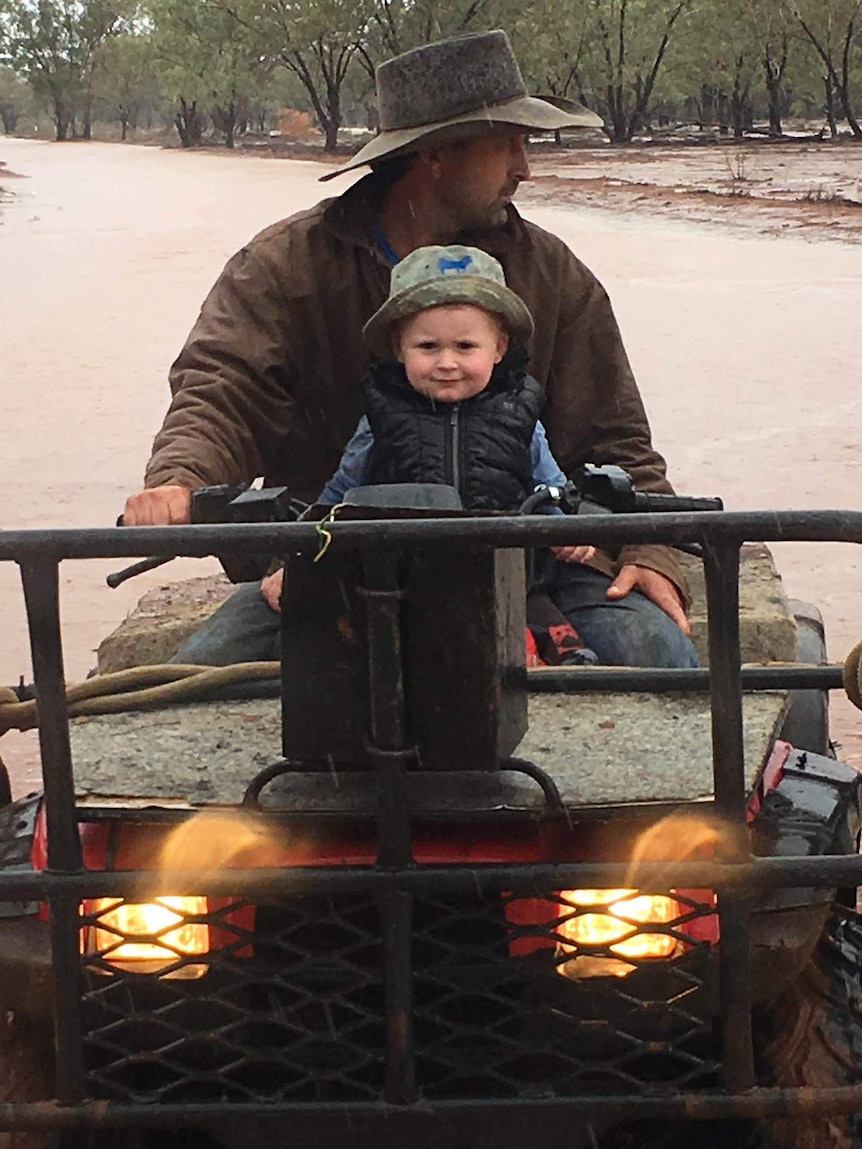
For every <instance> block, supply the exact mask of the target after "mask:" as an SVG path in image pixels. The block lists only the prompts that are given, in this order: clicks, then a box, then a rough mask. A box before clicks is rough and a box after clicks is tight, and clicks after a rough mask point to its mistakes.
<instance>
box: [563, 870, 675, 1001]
mask: <svg viewBox="0 0 862 1149" xmlns="http://www.w3.org/2000/svg"><path fill="white" fill-rule="evenodd" d="M559 896H560V898H561V899H562V901H563V902H564V903H565V904H566V905H568V906H571V907H572V910H573V911H578V912H576V913H575V914H574V915H573V916H572V917H567V918H566V919H565V920H564V921H561V922H560V924H559V925H558V926H557V934H558V935H561V936H562V937H564V938H565V939H566V941H558V942H557V949H556V953H557V957H566V955H571V956H569V958H568V960H566V961H562V962H560V963H559V964H558V965H557V973H559V974H562V975H563V977H569V978H575V979H576V978H582V977H626V976H627V975H628V974H630V973H632V971H633V970H635V969H636V968H637V965H635V964H632V963H631V962H628V961H625V960H620V959H625V958H632V959H633V960H634V961H635V962H639V961H643V960H649V959H662V958H663V959H665V960H667V959H668V958H672V957H676V956H677V954H679V953H681V952H682V943H681V942H680V940H679V939H678V938H675V937H673V936H672V935H671V934H669V933H666V932H663V931H651V930H650V929H649V928H648V927H649V926H650V925H659V926H660V925H668V924H670V923H671V922H674V921H676V920H677V919H678V918H679V917H680V916H681V910H680V906H679V903H678V902H677V901H676V899H675V898H672V897H669V896H668V895H666V894H655V895H653V894H639V893H638V891H637V890H563V891H561V893H560V895H559ZM645 927H646V928H645ZM610 954H616V955H618V957H611V956H609V955H610Z"/></svg>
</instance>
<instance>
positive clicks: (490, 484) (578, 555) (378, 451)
mask: <svg viewBox="0 0 862 1149" xmlns="http://www.w3.org/2000/svg"><path fill="white" fill-rule="evenodd" d="M532 333H533V320H532V316H531V315H530V312H529V311H528V309H527V307H526V305H525V304H524V302H523V300H522V299H521V298H520V297H519V296H518V295H516V294H515V292H513V291H512V290H510V288H508V287H507V286H506V281H505V277H504V275H503V269H502V267H501V266H500V264H499V263H498V262H497V260H496V259H494V258H493V257H492V256H490V255H488V254H487V253H486V252H483V251H479V250H478V249H477V248H471V247H459V246H453V247H422V248H419V249H417V250H416V251H414V252H412V253H411V254H410V255H408V256H407V257H406V258H405V259H403V260H401V262H400V263H398V264H396V265H395V267H394V268H393V270H392V279H391V284H390V289H389V298H388V299H387V300H386V302H385V303H384V304H383V306H382V307H381V308H380V309H379V310H378V311H377V312H375V314H374V315H372V317H371V319H369V320H368V322H367V323H366V324H365V327H364V328H363V335H364V337H365V341H366V343H367V344H368V345H369V347H370V348H371V349H372V351H373V352H374V353H375V355H376V356H377V357H378V358H377V360H376V361H375V362H374V363H373V364H372V366H371V368H370V369H369V371H368V373H367V374H366V375H365V377H364V378H363V379H362V381H361V383H360V389H361V392H362V400H363V406H364V408H365V415H364V416H363V417H362V419H361V420H360V422H359V426H358V427H357V429H356V432H355V433H354V435H353V437H352V439H351V440H350V442H349V443H348V445H347V447H346V448H345V451H344V454H343V455H342V458H341V463H340V464H339V467H338V470H337V471H336V473H335V474H334V475H333V476H332V478H331V479H330V480H329V482H328V483H327V484H326V486H325V488H324V489H323V492H322V494H321V496H320V498H319V500H318V502H319V503H323V504H327V505H330V504H337V503H339V502H341V501H342V499H343V498H344V496H345V495H346V493H347V492H348V491H349V490H351V489H352V488H354V487H360V486H366V485H373V484H380V483H382V484H386V483H446V484H448V485H450V486H453V487H455V488H456V490H457V491H458V493H459V494H460V496H461V502H462V504H463V506H464V507H465V508H467V509H468V510H498V511H516V510H518V508H519V507H520V506H521V504H522V503H523V502H524V500H525V499H526V498H527V496H528V495H529V494H531V493H532V491H533V490H534V489H535V487H536V486H537V485H538V484H539V483H545V484H547V485H548V486H562V485H563V484H564V483H565V482H566V476H565V475H564V474H563V472H562V470H561V469H560V467H559V465H558V463H557V461H556V460H555V459H554V457H553V455H552V454H551V450H550V447H549V446H548V441H547V437H546V435H545V430H544V427H543V426H542V424H541V422H540V421H539V414H540V412H541V409H542V406H543V404H544V392H543V390H542V388H541V386H540V385H539V384H538V383H537V382H536V380H535V379H533V378H531V377H530V376H529V375H528V374H527V373H526V370H525V367H526V362H527V354H526V351H525V350H524V344H525V343H526V341H527V339H528V338H529V337H530V336H531V335H532ZM554 553H555V554H556V556H557V558H558V559H561V560H563V561H565V562H582V561H584V560H586V559H589V558H591V557H592V555H593V554H594V548H593V547H586V546H580V547H577V546H569V547H555V548H554ZM530 606H531V611H530V613H531V615H532V619H531V621H533V622H534V623H535V625H533V626H531V629H532V630H533V633H534V635H537V636H538V637H539V648H540V651H541V653H542V656H543V657H545V656H547V660H551V659H553V661H577V662H593V661H595V655H594V654H593V653H592V652H591V651H587V650H586V649H585V648H584V646H583V643H581V642H580V641H579V640H578V639H577V635H576V633H575V632H574V630H573V628H572V627H571V626H570V624H568V622H567V621H566V619H565V618H564V616H562V615H561V614H560V613H559V612H557V611H556V610H555V608H553V606H552V604H551V603H550V601H548V600H547V599H546V598H545V597H544V596H539V595H537V594H536V593H531V603H530ZM555 639H556V641H554V640H555Z"/></svg>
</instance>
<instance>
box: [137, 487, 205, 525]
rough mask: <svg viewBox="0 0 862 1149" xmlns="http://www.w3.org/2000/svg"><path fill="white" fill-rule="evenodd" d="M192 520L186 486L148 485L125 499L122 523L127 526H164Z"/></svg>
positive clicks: (190, 497)
mask: <svg viewBox="0 0 862 1149" xmlns="http://www.w3.org/2000/svg"><path fill="white" fill-rule="evenodd" d="M191 521H192V493H191V491H190V490H189V489H188V487H150V488H149V489H148V490H146V491H141V492H140V493H139V494H137V495H130V496H129V498H128V499H126V509H125V510H124V511H123V523H124V524H125V525H126V526H127V527H166V526H171V525H173V524H174V523H190V522H191Z"/></svg>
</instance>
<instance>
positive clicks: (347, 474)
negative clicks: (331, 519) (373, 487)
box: [317, 415, 374, 506]
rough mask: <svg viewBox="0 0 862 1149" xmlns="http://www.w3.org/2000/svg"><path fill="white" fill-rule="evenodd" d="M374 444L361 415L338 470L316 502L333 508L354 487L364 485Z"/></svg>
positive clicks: (368, 427)
mask: <svg viewBox="0 0 862 1149" xmlns="http://www.w3.org/2000/svg"><path fill="white" fill-rule="evenodd" d="M373 443H374V436H373V435H372V434H371V428H370V426H369V425H368V420H367V419H366V417H365V416H364V415H363V416H362V418H361V419H360V420H359V423H358V425H357V427H356V430H355V431H354V432H353V438H352V439H351V440H350V442H349V443H348V444H347V446H346V447H345V448H344V454H343V455H342V456H341V462H340V463H339V464H338V470H337V471H336V472H335V474H334V475H333V476H332V478H331V479H330V480H329V482H328V483H327V484H326V486H325V487H324V488H323V490H322V491H321V493H320V497H319V498H318V500H317V501H318V502H319V503H322V504H324V505H325V506H334V505H335V504H336V503H340V502H341V500H342V499H343V498H344V496H345V495H346V494H347V492H348V491H352V490H353V488H354V487H361V486H364V484H365V472H366V469H367V467H368V454H369V452H370V450H371V447H372V445H373Z"/></svg>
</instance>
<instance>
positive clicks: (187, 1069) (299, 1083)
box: [81, 893, 717, 1103]
mask: <svg viewBox="0 0 862 1149" xmlns="http://www.w3.org/2000/svg"><path fill="white" fill-rule="evenodd" d="M675 897H676V898H677V901H678V904H679V913H678V914H677V916H676V917H675V918H674V919H673V920H671V921H669V922H665V923H664V924H662V925H661V926H660V927H653V926H650V927H645V926H632V930H631V932H632V936H636V937H638V936H640V935H641V934H645V933H648V932H649V933H656V932H659V933H661V934H662V935H666V936H667V937H669V938H672V939H674V942H675V944H676V946H677V951H678V952H676V953H675V954H674V956H673V957H671V958H668V959H666V960H659V961H655V960H653V961H650V960H644V959H642V958H638V957H632V958H630V959H627V960H626V965H627V968H629V969H630V970H631V972H630V973H629V974H628V976H626V977H618V976H593V977H588V978H584V979H580V978H572V977H566V976H561V974H560V972H558V967H559V968H560V969H562V968H563V967H564V964H565V963H567V962H571V961H573V960H574V958H575V957H583V956H586V957H589V958H592V959H597V958H598V959H615V953H616V951H615V950H614V949H613V947H612V946H610V945H608V944H604V945H600V944H596V945H589V944H586V943H585V944H584V945H581V946H579V945H578V944H576V943H573V942H572V941H571V936H570V934H567V933H566V928H567V927H566V923H567V922H571V921H572V920H573V919H574V918H576V917H578V916H579V915H581V914H583V913H584V912H585V911H583V910H580V909H574V908H573V907H572V905H571V904H570V903H569V902H566V901H564V900H563V899H561V898H559V897H557V896H556V895H551V894H548V895H544V897H541V898H532V899H529V900H526V901H525V900H524V899H522V898H515V897H514V896H513V895H511V894H507V893H501V894H497V895H486V896H483V897H478V896H477V897H463V896H461V895H459V896H450V895H448V894H446V895H443V894H441V895H438V896H434V897H429V896H417V897H415V898H414V899H413V901H412V906H411V918H412V921H411V927H410V931H409V941H408V942H407V943H406V944H407V946H408V948H409V958H410V963H409V964H410V967H411V968H410V970H409V974H408V984H409V987H410V994H411V998H412V1009H411V1010H410V1011H409V1014H410V1018H409V1026H410V1027H411V1036H412V1056H413V1062H414V1068H415V1079H416V1085H417V1089H418V1092H419V1094H420V1095H422V1096H424V1097H426V1098H427V1099H429V1100H453V1099H464V1098H471V1099H482V1098H487V1099H496V1098H515V1099H517V1098H546V1097H554V1096H559V1097H566V1096H572V1095H575V1094H582V1093H584V1092H590V1093H597V1094H602V1093H604V1094H619V1093H627V1094H635V1095H637V1094H641V1095H647V1094H651V1093H653V1092H654V1091H655V1090H656V1089H657V1088H659V1089H664V1088H673V1089H680V1088H683V1087H691V1086H696V1085H706V1084H708V1083H709V1082H710V1081H712V1080H713V1079H714V1076H715V1073H716V1071H717V1063H716V1060H715V1057H714V1053H715V1051H714V1042H713V1034H712V1029H713V1024H712V1018H713V1016H714V1014H715V1012H716V1010H715V1002H714V1001H713V994H712V989H711V987H712V984H713V982H714V980H715V979H714V978H713V977H712V976H711V968H712V956H711V955H712V954H713V952H714V951H713V949H712V947H711V945H710V943H709V942H708V941H707V940H704V939H705V938H706V937H707V936H708V933H709V931H708V930H707V929H705V928H704V924H705V923H707V922H708V921H711V920H713V918H712V915H713V914H714V906H713V905H712V902H711V901H708V900H703V901H701V900H698V899H697V898H694V897H690V896H686V897H681V896H680V895H675ZM386 907H387V903H386V902H385V901H382V902H380V903H378V902H377V901H376V900H375V899H374V898H373V897H368V898H361V897H359V898H357V897H352V898H347V897H342V896H339V897H330V898H326V897H320V898H303V899H295V900H291V901H282V902H278V903H269V904H264V905H259V906H257V907H256V908H253V907H251V906H250V905H249V904H248V903H246V902H242V901H233V902H226V903H222V904H218V905H214V904H213V903H210V904H209V906H208V907H207V908H206V911H205V912H202V913H197V914H195V913H192V914H188V915H183V920H184V921H185V920H187V921H188V922H190V923H194V924H199V925H206V926H207V927H208V929H209V946H210V950H209V952H208V953H207V954H205V955H203V956H201V955H197V954H194V955H187V954H185V953H184V952H182V950H181V948H180V947H179V946H177V945H175V942H174V938H175V936H176V935H175V934H171V933H170V932H168V933H163V934H162V935H161V936H159V937H156V938H155V939H154V940H156V941H157V942H162V943H163V950H164V952H165V954H166V958H163V962H162V968H161V969H159V970H155V969H149V972H142V973H135V972H130V971H128V970H127V969H125V968H123V969H117V968H116V966H115V965H114V964H112V961H111V960H110V959H111V958H112V956H113V954H116V947H117V946H118V945H121V944H123V943H124V942H126V941H127V940H129V937H130V936H131V935H127V934H124V933H123V931H122V929H118V928H117V927H116V925H112V924H110V922H111V919H109V918H108V917H107V916H106V915H107V913H108V911H107V910H106V909H105V908H104V907H103V908H102V909H100V910H94V909H92V908H88V907H84V911H85V912H84V913H83V914H82V918H81V922H82V951H83V952H82V957H81V962H82V981H83V1022H84V1056H85V1063H86V1069H87V1081H88V1091H89V1092H90V1094H91V1095H92V1096H94V1097H99V1098H107V1099H116V1100H127V1101H148V1102H151V1101H161V1102H168V1101H211V1100H219V1101H228V1102H231V1101H236V1102H243V1101H264V1102H265V1101H273V1100H280V1101H296V1102H309V1101H312V1102H313V1101H318V1102H319V1101H324V1102H333V1103H334V1102H363V1101H378V1100H380V1099H381V1098H382V1097H383V1096H384V1090H385V1087H386V1076H387V1059H388V1058H387V1034H388V1033H389V1032H390V1026H389V1021H388V1018H387V1001H388V1000H390V999H391V997H392V985H391V984H390V983H391V981H392V979H393V978H394V977H396V976H403V974H400V975H396V973H395V972H394V971H393V970H392V969H388V968H387V965H386V961H385V954H386V952H387V951H386V947H385V946H384V942H383V936H384V928H385V921H384V919H385V915H386V913H387V912H388V910H387V908H386ZM106 922H107V923H108V927H109V928H107V929H106V928H104V927H105V924H106ZM405 936H406V935H405ZM401 956H402V957H403V956H404V955H401ZM166 961H167V962H168V964H169V966H170V968H168V967H166V966H165V962H166ZM171 962H172V964H171ZM184 974H186V975H189V976H182V975H184ZM177 975H180V976H177ZM409 1047H410V1043H409V1042H408V1048H409Z"/></svg>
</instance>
